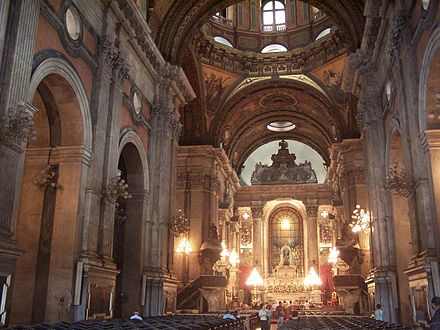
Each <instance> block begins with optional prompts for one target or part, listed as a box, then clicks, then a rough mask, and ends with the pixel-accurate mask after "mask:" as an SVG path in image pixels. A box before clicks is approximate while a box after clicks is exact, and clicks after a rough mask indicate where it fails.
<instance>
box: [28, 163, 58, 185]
mask: <svg viewBox="0 0 440 330" xmlns="http://www.w3.org/2000/svg"><path fill="white" fill-rule="evenodd" d="M57 181H58V175H57V173H56V172H55V170H54V167H53V166H51V165H47V166H46V168H45V169H44V170H42V171H41V177H40V179H37V180H35V181H34V184H36V185H37V186H39V187H40V188H42V189H45V190H46V189H48V190H50V191H52V192H53V191H54V190H56V189H58V188H61V185H59V184H58V183H57Z"/></svg>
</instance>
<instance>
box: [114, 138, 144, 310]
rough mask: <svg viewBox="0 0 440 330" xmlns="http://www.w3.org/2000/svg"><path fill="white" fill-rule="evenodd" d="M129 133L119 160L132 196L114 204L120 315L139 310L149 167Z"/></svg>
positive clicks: (122, 175) (120, 171)
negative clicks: (146, 174) (146, 165)
mask: <svg viewBox="0 0 440 330" xmlns="http://www.w3.org/2000/svg"><path fill="white" fill-rule="evenodd" d="M130 135H131V139H130V136H129V137H126V138H125V139H123V140H122V141H121V142H123V143H121V146H120V156H119V161H118V171H119V175H120V177H121V179H122V180H124V181H125V182H126V183H127V184H128V188H127V190H128V192H129V194H130V198H127V199H124V198H118V200H117V204H116V205H115V221H114V233H113V259H114V261H115V263H116V266H117V268H118V270H119V271H120V273H119V274H118V275H117V277H116V286H115V307H114V314H113V316H114V317H117V318H121V317H129V316H130V315H131V314H132V313H133V311H134V310H139V308H140V305H139V303H140V300H141V290H142V289H141V274H142V267H143V262H142V260H143V249H144V243H143V241H144V227H143V219H144V215H145V212H146V203H145V190H146V189H145V188H146V187H145V184H146V180H145V173H146V172H145V171H146V169H145V167H144V162H143V160H142V154H143V152H142V151H141V150H142V149H139V147H140V146H137V145H135V144H134V143H133V142H135V141H137V142H138V139H136V138H134V136H136V135H134V133H132V134H130ZM133 135H134V136H133ZM130 140H131V141H130ZM135 143H136V142H135Z"/></svg>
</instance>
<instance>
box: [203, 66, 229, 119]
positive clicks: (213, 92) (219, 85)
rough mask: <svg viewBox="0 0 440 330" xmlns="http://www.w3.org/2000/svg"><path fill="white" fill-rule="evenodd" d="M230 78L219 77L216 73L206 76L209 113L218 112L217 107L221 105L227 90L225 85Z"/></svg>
mask: <svg viewBox="0 0 440 330" xmlns="http://www.w3.org/2000/svg"><path fill="white" fill-rule="evenodd" d="M229 78H230V77H225V78H222V77H217V76H216V75H215V74H214V73H211V74H210V75H209V76H208V75H206V76H205V86H206V96H205V98H206V109H207V111H208V112H211V113H212V112H215V111H216V110H217V106H218V105H219V103H220V99H221V97H222V94H223V92H224V90H225V88H226V86H225V85H224V83H225V82H226V81H227V80H228V79H229Z"/></svg>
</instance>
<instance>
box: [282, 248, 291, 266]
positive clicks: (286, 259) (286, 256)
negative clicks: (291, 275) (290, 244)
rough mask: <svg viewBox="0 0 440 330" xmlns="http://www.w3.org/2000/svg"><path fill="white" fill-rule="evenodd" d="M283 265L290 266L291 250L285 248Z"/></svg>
mask: <svg viewBox="0 0 440 330" xmlns="http://www.w3.org/2000/svg"><path fill="white" fill-rule="evenodd" d="M283 266H290V250H289V249H284V251H283Z"/></svg>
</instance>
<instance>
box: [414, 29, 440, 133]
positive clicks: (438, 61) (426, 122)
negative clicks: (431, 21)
mask: <svg viewBox="0 0 440 330" xmlns="http://www.w3.org/2000/svg"><path fill="white" fill-rule="evenodd" d="M439 48H440V26H439V27H437V28H436V29H435V30H434V31H433V32H432V34H431V37H430V38H429V41H428V44H427V46H426V50H425V54H424V56H423V60H422V64H421V70H420V79H419V109H418V123H419V129H420V133H422V132H423V131H424V130H426V129H430V128H440V109H437V110H436V108H437V104H436V103H437V102H438V99H440V95H439V94H440V78H438V75H437V74H436V72H438V69H437V70H436V69H435V67H433V65H440V50H439ZM436 83H437V86H438V90H437V91H436V92H434V91H433V89H435V86H433V85H434V84H436Z"/></svg>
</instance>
